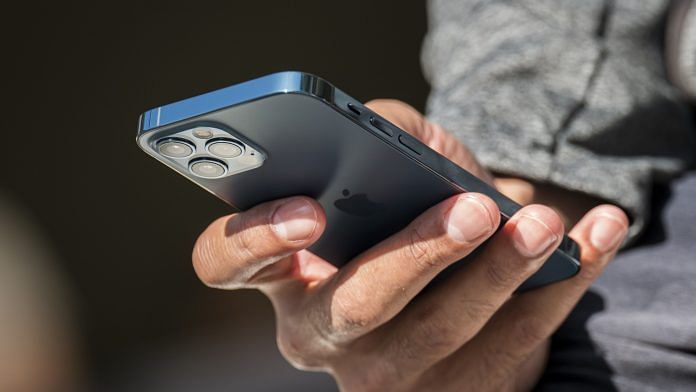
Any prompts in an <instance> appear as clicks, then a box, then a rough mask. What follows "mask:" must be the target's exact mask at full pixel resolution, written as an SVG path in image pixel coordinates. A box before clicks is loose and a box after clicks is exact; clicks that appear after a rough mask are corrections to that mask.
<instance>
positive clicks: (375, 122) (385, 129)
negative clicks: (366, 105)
mask: <svg viewBox="0 0 696 392" xmlns="http://www.w3.org/2000/svg"><path fill="white" fill-rule="evenodd" d="M370 124H372V126H373V127H375V128H377V129H379V130H380V131H382V133H383V134H385V135H387V136H394V131H392V130H391V129H389V127H387V125H386V124H384V123H383V122H381V121H379V120H378V119H376V118H374V117H372V116H370Z"/></svg>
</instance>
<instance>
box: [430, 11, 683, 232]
mask: <svg viewBox="0 0 696 392" xmlns="http://www.w3.org/2000/svg"><path fill="white" fill-rule="evenodd" d="M667 5H668V2H667V1H663V0H645V1H640V2H637V1H634V0H624V1H621V0H615V1H610V0H583V1H577V0H519V1H498V0H431V1H430V2H429V3H428V7H429V30H428V34H427V36H426V39H425V42H424V46H423V51H422V63H423V68H424V72H425V76H426V78H427V80H428V81H429V83H430V85H431V89H432V90H431V94H430V96H429V99H428V104H427V114H428V116H429V117H430V119H431V120H432V121H434V122H437V123H439V124H441V125H442V126H444V127H445V128H447V129H449V130H450V131H452V132H453V133H455V134H456V135H457V136H458V137H459V139H460V140H461V141H462V142H464V143H465V144H466V145H467V146H469V147H470V148H471V149H472V151H474V153H475V154H476V156H477V158H478V159H479V160H480V161H481V162H482V163H483V164H484V165H485V166H487V167H488V168H489V169H491V170H492V171H494V172H498V173H501V174H506V175H513V176H517V177H522V178H528V179H530V180H534V181H539V182H547V183H552V184H555V185H558V186H560V187H563V188H565V189H569V190H574V191H578V192H584V193H586V194H590V195H594V196H597V197H600V198H603V199H605V200H607V201H610V202H613V203H616V204H618V205H620V206H622V207H623V208H624V209H625V210H626V211H627V212H628V213H629V215H630V216H631V219H632V225H631V230H630V235H632V236H633V237H635V235H636V234H637V233H639V232H640V231H641V229H642V228H643V227H644V225H645V221H646V217H647V214H648V207H649V202H650V190H651V188H652V185H653V183H655V182H663V181H667V180H668V179H670V178H672V177H674V176H675V175H677V174H679V173H680V172H682V171H684V170H685V169H686V168H687V167H688V166H689V165H690V164H691V161H692V159H693V158H694V155H696V135H695V134H694V131H693V126H692V123H691V115H690V112H689V110H688V109H687V107H686V106H685V105H683V104H682V103H680V102H679V99H678V95H677V94H676V92H675V91H674V90H673V89H672V88H671V86H670V85H669V84H668V82H667V79H666V76H665V71H664V66H663V61H662V56H661V31H660V29H661V25H662V23H663V18H664V16H665V12H666V9H667Z"/></svg>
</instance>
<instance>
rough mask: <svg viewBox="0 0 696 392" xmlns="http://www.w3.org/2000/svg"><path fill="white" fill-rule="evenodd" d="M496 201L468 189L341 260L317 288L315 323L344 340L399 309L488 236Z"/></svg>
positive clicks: (493, 224) (495, 218)
mask: <svg viewBox="0 0 696 392" xmlns="http://www.w3.org/2000/svg"><path fill="white" fill-rule="evenodd" d="M499 219H500V217H499V211H498V208H497V206H496V204H495V203H494V202H493V201H492V200H491V199H490V198H488V197H487V196H484V195H482V194H476V193H466V194H462V195H459V196H454V197H451V198H449V199H447V200H445V201H444V202H442V203H440V204H438V205H436V206H434V207H432V208H430V209H429V210H427V211H426V212H424V213H423V214H422V215H420V216H419V217H418V218H416V219H415V220H414V221H413V222H412V223H411V224H410V225H409V226H408V227H406V228H405V229H403V230H401V231H400V232H399V233H396V234H395V235H393V236H392V237H390V238H388V239H386V240H385V241H383V242H381V243H380V244H378V245H376V246H375V247H373V248H371V249H369V250H368V251H366V252H365V253H364V254H362V255H360V256H358V257H357V258H356V259H355V260H353V261H351V262H350V263H349V264H347V265H346V266H344V267H343V268H342V269H341V270H339V272H338V273H337V274H336V275H335V276H334V277H333V278H332V279H331V281H330V282H328V283H327V284H326V285H325V286H324V287H322V288H321V290H319V292H318V296H317V301H319V302H320V304H321V306H322V307H323V309H325V311H324V312H323V313H322V315H321V317H322V318H323V319H322V320H319V325H320V326H321V328H323V329H324V332H325V335H326V336H327V337H329V338H330V339H331V340H332V341H334V342H345V341H350V340H352V339H354V338H355V337H357V336H361V335H363V334H365V333H367V332H369V331H371V330H373V329H374V328H376V327H377V326H379V325H381V324H383V323H384V322H386V321H387V320H389V319H391V318H392V317H393V316H394V315H395V314H396V313H398V312H399V311H400V310H401V309H402V308H403V307H404V306H405V305H406V304H407V303H408V302H409V301H410V300H411V299H412V298H413V297H414V296H415V295H416V294H417V293H418V292H419V291H420V290H422V289H423V287H425V285H426V284H427V283H428V282H429V281H430V280H431V279H432V278H433V277H435V276H436V275H437V274H438V273H439V272H440V271H442V270H443V269H444V268H446V267H447V266H448V265H450V264H452V263H454V262H456V261H458V260H461V259H462V258H463V257H464V256H466V255H467V254H469V253H470V252H471V251H473V250H474V249H475V248H476V247H477V246H479V245H480V244H481V243H482V242H483V241H484V240H486V239H487V238H488V237H489V236H490V235H491V234H493V232H494V231H495V228H496V227H497V225H498V223H499Z"/></svg>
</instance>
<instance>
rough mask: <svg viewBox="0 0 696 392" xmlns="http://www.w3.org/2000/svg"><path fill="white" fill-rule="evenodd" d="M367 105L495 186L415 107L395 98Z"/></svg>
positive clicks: (467, 154)
mask: <svg viewBox="0 0 696 392" xmlns="http://www.w3.org/2000/svg"><path fill="white" fill-rule="evenodd" d="M365 106H367V107H369V108H370V109H371V110H372V111H374V112H375V113H377V114H379V115H380V116H382V117H384V118H386V119H387V120H389V121H391V122H392V123H394V125H396V126H398V127H399V128H401V129H403V130H404V131H406V132H408V133H410V134H411V135H413V136H415V137H416V138H417V139H419V140H420V141H421V142H423V143H424V144H425V145H427V146H428V147H430V148H432V149H433V150H435V151H436V152H437V153H439V154H440V155H443V156H445V157H447V158H448V159H450V160H451V161H452V162H454V163H456V164H457V165H459V166H460V167H463V168H464V169H466V170H468V171H469V172H471V173H472V174H474V175H475V176H476V177H478V178H480V179H482V180H483V181H485V182H487V183H488V184H493V177H492V176H491V174H490V173H488V171H487V170H485V169H484V168H483V166H481V164H480V163H479V162H478V161H477V160H476V158H475V157H474V154H473V153H472V152H471V151H469V149H468V148H467V147H466V146H465V145H464V144H462V143H461V142H460V141H459V140H458V139H457V138H456V137H455V136H454V135H452V134H451V133H449V132H447V131H446V130H445V129H443V128H442V127H441V126H440V125H438V124H435V123H432V122H430V121H428V120H427V119H426V118H425V117H424V116H423V115H422V114H421V113H420V112H418V110H416V109H415V108H413V107H412V106H410V105H408V104H406V103H404V102H401V101H397V100H395V99H376V100H372V101H370V102H368V103H366V104H365Z"/></svg>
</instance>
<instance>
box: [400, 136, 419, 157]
mask: <svg viewBox="0 0 696 392" xmlns="http://www.w3.org/2000/svg"><path fill="white" fill-rule="evenodd" d="M399 143H401V145H402V146H404V147H406V148H408V149H409V150H411V151H412V152H414V153H415V154H418V155H421V154H423V145H422V144H420V143H419V142H418V141H417V140H416V139H414V138H412V137H410V136H407V135H405V134H403V133H402V134H400V135H399Z"/></svg>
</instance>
